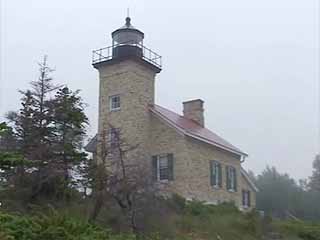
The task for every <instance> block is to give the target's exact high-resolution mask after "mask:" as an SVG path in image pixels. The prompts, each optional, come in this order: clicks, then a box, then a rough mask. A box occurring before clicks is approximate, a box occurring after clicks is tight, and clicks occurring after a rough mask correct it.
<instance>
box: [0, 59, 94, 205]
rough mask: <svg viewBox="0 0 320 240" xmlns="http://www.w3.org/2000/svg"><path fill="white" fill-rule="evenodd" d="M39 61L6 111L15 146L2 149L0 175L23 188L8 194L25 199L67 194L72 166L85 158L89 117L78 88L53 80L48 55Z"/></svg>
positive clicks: (63, 196) (17, 187)
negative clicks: (14, 107) (15, 105)
mask: <svg viewBox="0 0 320 240" xmlns="http://www.w3.org/2000/svg"><path fill="white" fill-rule="evenodd" d="M39 65H40V68H39V71H40V75H39V78H38V79H37V80H36V81H32V82H31V84H30V85H31V88H30V89H28V90H26V91H20V93H21V94H22V98H21V108H20V110H19V111H17V112H10V113H8V114H7V118H8V120H9V121H10V124H11V126H12V127H11V128H8V130H7V131H6V132H10V134H11V135H12V138H13V139H14V140H15V141H14V143H15V144H14V147H13V149H14V151H12V150H11V152H8V151H6V152H4V153H2V154H1V153H0V167H1V166H2V170H4V171H3V172H0V173H1V175H3V177H2V179H1V180H2V181H3V182H6V183H9V182H10V183H11V184H10V185H11V188H13V189H12V191H15V192H17V193H18V192H20V193H21V194H13V195H12V196H17V197H18V199H17V200H18V201H19V200H23V201H25V204H26V205H27V203H30V202H33V201H35V200H37V199H38V198H43V197H47V198H48V199H51V200H52V199H56V198H57V197H62V198H65V199H66V200H67V199H68V196H69V194H68V192H69V189H70V183H71V175H70V172H71V170H72V169H73V168H74V166H75V165H76V164H78V163H79V162H81V161H83V160H84V159H85V158H86V154H85V153H84V152H83V151H82V144H83V141H84V137H85V134H86V126H87V125H88V118H87V117H86V115H85V113H84V107H85V104H84V103H83V100H82V98H81V97H80V96H79V91H74V92H73V91H71V90H70V89H69V88H68V87H63V88H61V89H59V87H57V86H56V85H55V84H54V83H53V79H52V78H51V77H50V76H49V74H50V73H51V72H52V69H51V68H50V67H48V65H47V58H46V57H45V58H44V60H43V62H42V63H40V64H39ZM53 93H56V95H54V97H52V95H53ZM2 127H3V126H2ZM9 130H10V131H9ZM7 135H8V134H7ZM6 142H8V141H6ZM1 145H2V144H1ZM0 151H1V148H0ZM4 166H5V167H6V169H4ZM13 173H14V174H13Z"/></svg>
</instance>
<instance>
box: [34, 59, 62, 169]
mask: <svg viewBox="0 0 320 240" xmlns="http://www.w3.org/2000/svg"><path fill="white" fill-rule="evenodd" d="M39 66H40V68H39V71H40V76H39V78H38V79H37V80H36V81H32V82H31V87H32V89H31V90H30V93H31V95H32V98H33V106H32V107H33V121H34V129H33V130H34V138H35V139H36V141H37V146H36V147H35V151H34V152H33V157H34V159H35V160H37V161H38V162H39V164H40V165H45V164H46V163H48V162H49V160H50V159H51V157H52V151H50V145H51V138H52V137H53V133H52V131H53V128H52V123H53V120H52V109H51V105H52V104H51V102H52V99H50V93H53V92H54V91H56V90H57V89H58V86H56V85H54V84H53V83H52V81H53V79H52V78H51V77H50V76H49V74H50V73H51V72H52V71H54V70H53V69H51V68H50V67H49V66H48V65H47V56H44V58H43V62H42V63H39Z"/></svg>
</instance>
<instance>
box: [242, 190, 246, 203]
mask: <svg viewBox="0 0 320 240" xmlns="http://www.w3.org/2000/svg"><path fill="white" fill-rule="evenodd" d="M245 194H246V191H245V190H242V206H244V205H245Z"/></svg>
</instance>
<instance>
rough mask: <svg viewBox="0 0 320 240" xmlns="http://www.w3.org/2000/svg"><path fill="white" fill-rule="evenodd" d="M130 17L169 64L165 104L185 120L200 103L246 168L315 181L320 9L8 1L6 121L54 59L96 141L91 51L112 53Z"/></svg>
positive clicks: (163, 85) (246, 0) (302, 1)
mask: <svg viewBox="0 0 320 240" xmlns="http://www.w3.org/2000/svg"><path fill="white" fill-rule="evenodd" d="M0 1H1V0H0ZM127 7H130V16H131V18H132V21H131V22H132V24H133V25H134V26H136V27H137V28H139V29H140V30H142V31H143V32H144V33H145V42H144V43H145V45H146V46H148V47H150V48H151V49H152V50H154V51H155V52H157V53H159V54H160V55H162V56H163V70H162V72H161V73H160V74H159V75H158V76H157V79H156V103H157V104H159V105H162V106H164V107H167V108H169V109H172V110H174V111H177V112H179V113H181V111H182V103H181V102H182V101H185V100H190V99H193V98H201V99H203V100H204V101H205V121H206V125H207V126H208V127H209V128H210V129H211V130H213V131H214V132H216V133H217V134H219V135H221V136H222V137H224V138H225V139H227V140H228V141H230V142H231V143H232V144H234V145H235V146H237V147H239V148H240V149H241V150H243V151H245V152H248V153H249V157H248V158H247V159H246V162H245V168H247V169H251V170H253V171H255V172H256V173H259V172H261V170H263V169H264V168H265V167H266V165H270V166H276V167H277V168H278V169H279V171H281V172H288V173H289V174H290V175H292V176H293V177H295V178H297V179H298V178H305V177H307V176H309V175H310V174H311V170H312V166H311V164H312V161H313V159H314V156H315V154H316V152H318V151H320V149H319V145H320V143H319V141H318V140H317V135H318V134H317V131H318V130H317V129H318V126H319V119H318V117H317V112H318V111H319V105H318V103H319V95H318V89H319V86H318V79H319V21H318V19H319V3H318V1H317V0H264V1H257V0H241V1H239V0H229V1H221V0H211V1H186V0H184V1H172V0H171V1H168V0H161V1H150V0H149V1H147V0H139V1H138V0H137V1H129V0H127V1H106V0H104V1H98V0H90V1H79V0H77V1H76V0H69V1H62V0H56V1H40V0H29V1H18V0H2V1H1V38H0V39H1V69H0V70H1V74H0V77H1V78H0V83H1V87H0V120H3V116H4V114H5V113H6V112H7V111H9V110H17V109H18V108H19V107H20V106H19V98H20V95H19V94H18V92H17V90H18V89H26V88H28V87H29V85H28V83H29V82H30V81H32V80H35V79H36V78H37V76H38V66H37V62H38V61H40V60H41V58H42V56H43V55H44V54H47V55H48V60H49V64H50V65H51V66H52V67H54V68H55V69H56V71H55V72H54V73H53V74H52V76H53V77H54V79H55V81H56V82H58V83H66V84H67V85H68V86H69V87H71V88H72V89H81V90H82V93H81V94H82V96H83V98H84V100H85V102H86V103H88V104H89V106H88V108H87V110H86V112H87V114H88V116H89V118H90V123H91V126H90V128H89V133H90V135H93V134H94V133H95V132H96V129H97V115H98V74H97V71H96V70H95V69H94V68H93V67H92V66H91V51H92V50H93V49H97V48H100V47H104V46H108V45H110V44H111V36H110V34H111V32H112V31H113V30H115V29H116V28H118V27H120V26H122V25H123V24H124V18H125V17H126V9H127Z"/></svg>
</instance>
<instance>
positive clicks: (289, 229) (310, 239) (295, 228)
mask: <svg viewBox="0 0 320 240" xmlns="http://www.w3.org/2000/svg"><path fill="white" fill-rule="evenodd" d="M273 225H274V227H275V229H277V230H278V231H279V232H280V233H282V234H285V235H289V236H290V235H295V236H299V237H300V238H301V239H304V240H320V223H308V222H302V221H276V222H274V223H273Z"/></svg>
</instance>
